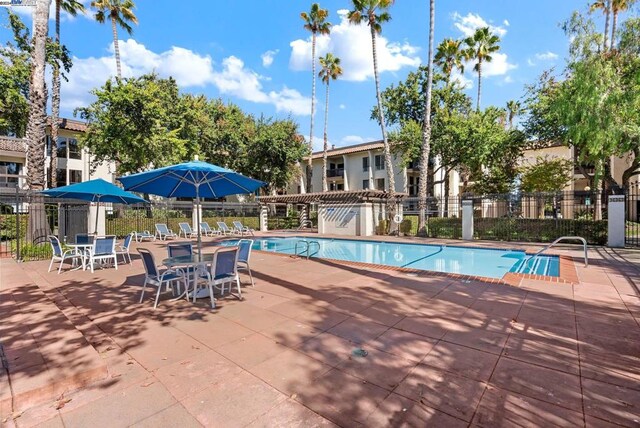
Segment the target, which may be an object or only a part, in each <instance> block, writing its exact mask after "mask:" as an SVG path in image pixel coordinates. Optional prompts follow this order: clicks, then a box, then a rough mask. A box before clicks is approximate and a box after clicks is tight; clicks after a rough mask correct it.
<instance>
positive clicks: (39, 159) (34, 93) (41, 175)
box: [26, 0, 49, 242]
mask: <svg viewBox="0 0 640 428" xmlns="http://www.w3.org/2000/svg"><path fill="white" fill-rule="evenodd" d="M33 19H34V23H33V40H32V53H31V55H32V57H31V60H32V66H31V80H30V82H29V122H28V127H27V139H28V146H27V159H26V160H27V162H26V164H27V170H28V174H27V184H28V186H29V189H30V190H32V191H40V190H43V189H44V184H45V164H44V160H45V139H46V132H45V127H46V120H47V115H46V102H47V96H46V88H45V66H46V42H47V33H48V26H49V1H48V0H39V1H38V2H37V3H36V9H35V13H34V18H33ZM46 220H47V218H46V214H45V210H44V203H43V202H42V199H41V198H40V199H39V200H32V203H30V204H29V225H28V227H27V242H41V241H43V240H44V239H46V236H47V235H48V233H49V227H48V223H47V221H46Z"/></svg>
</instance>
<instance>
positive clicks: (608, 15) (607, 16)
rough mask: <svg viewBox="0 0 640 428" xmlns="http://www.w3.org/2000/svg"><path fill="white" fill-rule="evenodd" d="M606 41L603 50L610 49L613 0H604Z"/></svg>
mask: <svg viewBox="0 0 640 428" xmlns="http://www.w3.org/2000/svg"><path fill="white" fill-rule="evenodd" d="M604 7H605V9H604V41H603V49H602V50H603V51H605V52H606V51H607V50H608V49H609V43H608V37H609V21H610V20H611V0H605V2H604Z"/></svg>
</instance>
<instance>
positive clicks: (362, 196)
mask: <svg viewBox="0 0 640 428" xmlns="http://www.w3.org/2000/svg"><path fill="white" fill-rule="evenodd" d="M408 196H409V195H408V194H407V193H396V194H395V195H394V198H395V200H396V202H401V201H402V200H403V199H404V198H406V197H408ZM389 198H391V194H390V193H389V192H385V191H383V190H337V191H332V192H314V193H298V194H293V195H273V196H260V197H258V202H260V203H261V204H312V203H321V202H332V203H336V202H337V203H340V202H343V203H359V202H383V201H387V200H388V199H389Z"/></svg>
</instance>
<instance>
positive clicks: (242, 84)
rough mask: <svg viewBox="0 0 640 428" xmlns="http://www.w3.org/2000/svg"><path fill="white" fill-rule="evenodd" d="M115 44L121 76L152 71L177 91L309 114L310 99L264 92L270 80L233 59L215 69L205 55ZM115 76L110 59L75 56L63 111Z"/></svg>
mask: <svg viewBox="0 0 640 428" xmlns="http://www.w3.org/2000/svg"><path fill="white" fill-rule="evenodd" d="M119 44H120V55H121V60H122V74H123V76H124V77H134V76H139V75H142V74H145V73H150V72H155V73H158V75H160V76H162V77H169V76H171V77H173V78H174V79H175V80H176V82H177V84H178V86H180V87H181V88H189V87H204V86H208V85H213V86H214V87H216V88H217V89H218V91H219V92H220V93H221V94H224V95H230V96H235V97H237V98H240V99H242V100H246V101H251V102H255V103H262V104H271V105H273V106H274V107H275V108H276V110H277V111H278V112H291V113H292V114H295V115H308V114H309V110H310V109H309V103H310V102H311V100H310V99H309V98H308V97H305V96H303V95H302V94H301V93H300V92H298V91H296V90H295V89H290V88H288V87H286V86H283V87H282V89H280V90H270V91H265V90H264V88H263V83H262V82H265V81H269V80H270V79H269V78H268V77H265V76H261V75H259V74H258V73H256V72H254V71H253V70H250V69H248V68H246V67H245V64H244V62H243V61H242V60H241V59H240V58H237V57H235V56H229V57H227V58H224V59H223V60H222V63H221V64H219V65H218V64H214V61H213V59H212V58H211V57H210V56H209V55H201V54H199V53H197V52H193V51H191V50H189V49H185V48H181V47H177V46H174V47H171V49H169V50H167V51H164V52H161V53H156V52H153V51H151V50H149V49H148V48H147V47H146V46H144V45H143V44H141V43H138V42H136V41H135V40H133V39H129V40H126V41H120V42H119ZM109 52H110V53H112V52H113V44H111V46H110V47H109ZM216 65H217V66H216ZM115 73H116V65H115V60H114V58H113V56H112V55H108V56H103V57H99V58H94V57H89V58H77V57H74V58H73V68H72V69H71V72H70V73H69V74H70V76H69V82H64V81H63V82H62V97H61V106H62V108H64V109H73V108H76V107H79V106H84V105H87V104H88V103H90V102H91V100H92V98H93V96H92V95H91V94H90V93H89V91H90V90H91V89H93V88H95V87H99V86H101V85H103V84H104V82H105V81H106V80H107V79H109V78H110V77H111V76H114V75H115Z"/></svg>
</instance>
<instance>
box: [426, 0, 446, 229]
mask: <svg viewBox="0 0 640 428" xmlns="http://www.w3.org/2000/svg"><path fill="white" fill-rule="evenodd" d="M435 13H436V4H435V0H430V1H429V58H428V61H427V93H426V95H425V108H424V123H423V126H422V150H421V152H420V181H419V182H418V234H419V235H422V236H426V235H427V228H426V211H427V178H428V172H429V155H430V152H431V91H432V88H433V32H434V26H435ZM451 68H452V67H450V68H449V75H451ZM448 82H449V79H448V77H447V83H448Z"/></svg>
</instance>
